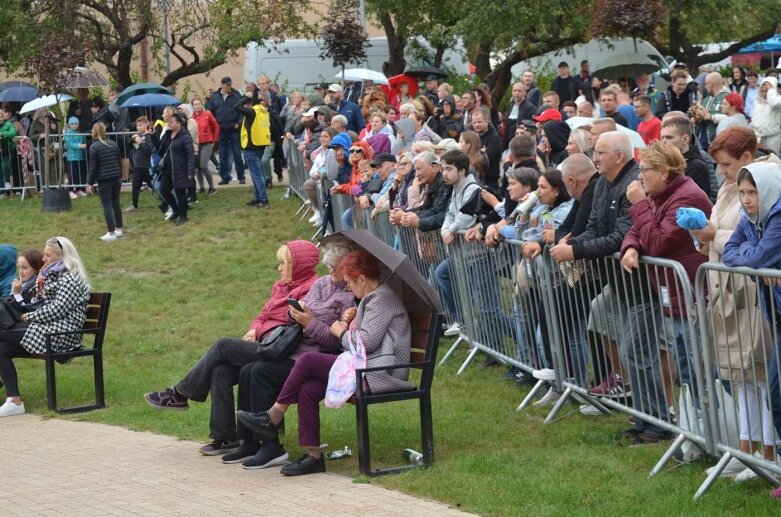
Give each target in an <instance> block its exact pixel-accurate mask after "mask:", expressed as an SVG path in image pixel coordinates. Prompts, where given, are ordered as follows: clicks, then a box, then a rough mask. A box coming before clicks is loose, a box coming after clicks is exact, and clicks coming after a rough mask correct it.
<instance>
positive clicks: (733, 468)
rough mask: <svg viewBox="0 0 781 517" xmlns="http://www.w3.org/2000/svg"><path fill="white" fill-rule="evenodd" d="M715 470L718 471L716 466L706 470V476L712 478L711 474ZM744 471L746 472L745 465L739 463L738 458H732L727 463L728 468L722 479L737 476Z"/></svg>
mask: <svg viewBox="0 0 781 517" xmlns="http://www.w3.org/2000/svg"><path fill="white" fill-rule="evenodd" d="M714 470H716V465H714V466H712V467H709V468H707V469H705V474H706V475H708V476H710V474H711V472H713V471H714ZM744 470H746V466H745V465H744V464H743V463H741V462H740V461H738V459H737V458H730V460H729V461H728V462H727V466H726V467H724V470H722V471H721V474H720V477H723V478H727V477H732V476H736V475H738V474H740V473H741V472H743V471H744Z"/></svg>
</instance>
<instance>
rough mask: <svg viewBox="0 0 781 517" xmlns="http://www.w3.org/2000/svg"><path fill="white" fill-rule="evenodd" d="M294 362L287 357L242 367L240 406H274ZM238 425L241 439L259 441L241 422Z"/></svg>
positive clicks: (253, 408) (248, 408)
mask: <svg viewBox="0 0 781 517" xmlns="http://www.w3.org/2000/svg"><path fill="white" fill-rule="evenodd" d="M294 364H295V361H293V360H292V359H285V360H284V361H280V362H269V361H257V362H255V363H250V364H248V365H245V366H244V367H242V369H241V371H240V372H239V406H238V408H239V409H243V410H245V411H252V412H257V411H266V410H267V409H269V408H270V407H271V406H273V405H274V401H276V400H277V397H278V396H279V392H280V391H281V390H282V386H283V385H284V384H285V381H286V380H287V377H288V375H290V371H291V370H292V369H293V365H294ZM236 426H237V429H236V430H237V432H238V437H239V439H241V440H244V441H259V440H258V438H257V437H256V436H253V435H254V433H253V432H252V431H251V430H249V429H247V428H246V427H245V426H244V425H242V423H241V422H237V424H236ZM265 441H269V440H265ZM272 441H273V440H272Z"/></svg>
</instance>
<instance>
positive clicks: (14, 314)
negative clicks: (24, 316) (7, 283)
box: [0, 298, 22, 330]
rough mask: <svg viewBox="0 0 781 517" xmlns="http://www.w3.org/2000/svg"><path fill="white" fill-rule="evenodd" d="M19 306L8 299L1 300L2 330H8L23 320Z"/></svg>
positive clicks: (0, 320)
mask: <svg viewBox="0 0 781 517" xmlns="http://www.w3.org/2000/svg"><path fill="white" fill-rule="evenodd" d="M20 317H21V312H20V311H19V309H18V306H17V305H16V304H15V303H13V301H12V300H10V299H8V298H2V299H0V330H8V329H10V328H11V327H13V326H14V325H16V324H17V323H18V322H20V321H22V320H21V318H20Z"/></svg>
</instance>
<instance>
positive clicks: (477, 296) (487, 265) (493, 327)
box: [467, 256, 518, 354]
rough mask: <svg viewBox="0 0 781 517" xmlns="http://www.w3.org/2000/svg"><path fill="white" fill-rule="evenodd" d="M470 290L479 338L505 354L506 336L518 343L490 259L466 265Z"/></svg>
mask: <svg viewBox="0 0 781 517" xmlns="http://www.w3.org/2000/svg"><path fill="white" fill-rule="evenodd" d="M467 275H468V279H469V293H470V295H471V296H472V302H473V304H474V308H475V310H476V315H475V316H476V317H475V319H476V320H477V322H476V323H478V324H479V328H480V331H479V339H480V341H481V342H482V343H483V344H484V345H485V346H487V347H489V348H491V349H492V350H496V351H497V352H500V353H501V354H505V349H504V338H505V337H506V336H511V337H512V341H513V342H517V341H518V340H517V338H516V336H515V328H514V326H513V324H512V321H511V320H510V317H509V316H508V315H507V314H506V313H505V312H504V311H503V310H502V306H501V286H500V285H499V275H498V273H497V271H496V268H495V267H494V266H493V264H492V262H491V260H490V259H489V258H488V257H487V256H485V257H480V258H478V259H477V260H475V261H474V262H472V263H471V264H468V266H467Z"/></svg>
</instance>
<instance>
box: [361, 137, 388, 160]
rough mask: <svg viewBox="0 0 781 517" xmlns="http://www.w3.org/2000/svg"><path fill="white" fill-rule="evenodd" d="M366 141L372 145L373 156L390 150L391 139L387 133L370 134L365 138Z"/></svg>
mask: <svg viewBox="0 0 781 517" xmlns="http://www.w3.org/2000/svg"><path fill="white" fill-rule="evenodd" d="M366 141H367V142H369V145H370V146H372V150H373V151H374V156H377V155H378V154H381V153H389V152H391V141H390V138H388V135H386V134H385V133H377V134H376V135H372V136H370V137H369V138H367V139H366Z"/></svg>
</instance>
